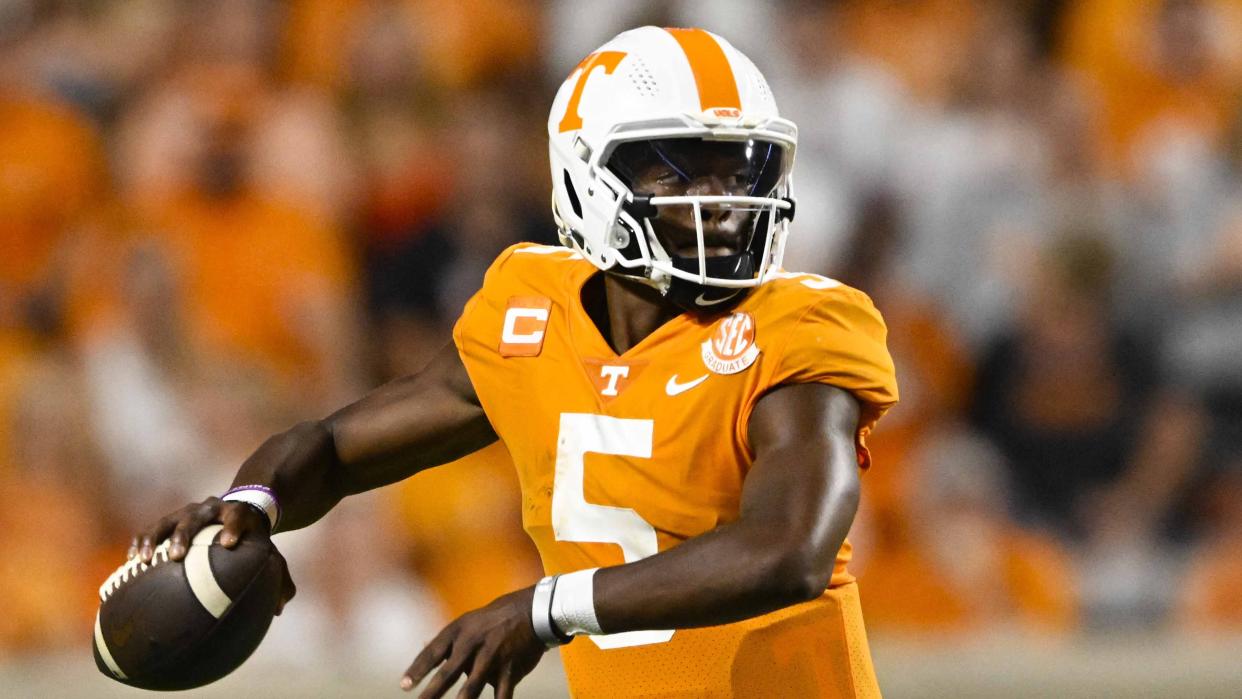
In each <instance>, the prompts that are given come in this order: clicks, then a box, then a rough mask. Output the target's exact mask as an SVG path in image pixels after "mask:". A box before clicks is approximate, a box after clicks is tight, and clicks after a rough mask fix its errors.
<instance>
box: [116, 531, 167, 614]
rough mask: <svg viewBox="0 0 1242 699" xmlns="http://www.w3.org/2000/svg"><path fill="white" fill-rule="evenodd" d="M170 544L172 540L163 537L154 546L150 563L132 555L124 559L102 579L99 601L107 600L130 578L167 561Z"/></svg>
mask: <svg viewBox="0 0 1242 699" xmlns="http://www.w3.org/2000/svg"><path fill="white" fill-rule="evenodd" d="M171 545H172V540H171V539H165V540H164V543H162V544H160V545H159V546H156V547H155V552H154V553H153V554H152V556H151V562H150V563H145V562H143V560H142V558H140V557H138V556H134V557H133V558H131V559H129V560H127V561H125V563H123V564H121V567H120V568H117V569H116V570H115V571H113V572H112V575H109V576H108V579H107V580H105V581H104V584H103V585H102V586H100V588H99V599H100V601H102V602H106V601H108V597H110V596H112V593H114V592H116V591H117V589H118V588H120V587H121V585H124V584H125V583H127V582H129V581H130V579H131V578H135V577H137V576H139V575H141V574H143V573H145V572H147V571H148V570H150V569H152V568H154V567H155V566H157V565H159V564H160V563H166V562H167V561H168V547H169V546H171Z"/></svg>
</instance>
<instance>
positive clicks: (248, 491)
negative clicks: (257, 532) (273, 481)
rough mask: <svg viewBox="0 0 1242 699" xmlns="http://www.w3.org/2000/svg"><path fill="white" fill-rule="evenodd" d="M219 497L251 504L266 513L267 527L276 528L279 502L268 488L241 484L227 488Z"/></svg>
mask: <svg viewBox="0 0 1242 699" xmlns="http://www.w3.org/2000/svg"><path fill="white" fill-rule="evenodd" d="M220 499H221V500H226V501H232V502H244V503H246V504H249V505H253V506H254V507H256V508H258V510H259V511H261V512H262V513H263V514H265V515H267V524H268V527H269V529H271V530H272V531H275V530H276V523H277V522H279V521H280V503H278V502H276V496H275V495H274V494H273V493H272V491H271V489H270V488H267V487H265V486H261V485H243V486H239V487H237V488H233V489H231V490H229V492H227V493H225V494H224V496H223V497H221V498H220Z"/></svg>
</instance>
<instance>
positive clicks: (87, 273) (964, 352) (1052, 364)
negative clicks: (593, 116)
mask: <svg viewBox="0 0 1242 699" xmlns="http://www.w3.org/2000/svg"><path fill="white" fill-rule="evenodd" d="M642 24H655V25H659V26H691V25H692V26H704V27H706V28H709V29H712V30H715V31H718V32H719V33H721V34H722V35H724V36H726V37H728V38H729V39H730V40H731V41H732V42H733V43H734V44H735V45H737V46H738V47H739V48H740V49H742V50H743V51H745V52H747V53H748V54H749V55H750V56H751V57H752V58H753V59H754V60H755V62H756V63H757V64H758V65H759V66H760V68H761V70H763V71H764V72H765V73H766V75H767V76H768V78H769V81H770V82H771V83H772V87H773V90H774V91H775V93H776V96H777V99H778V103H779V104H780V105H781V107H782V112H783V113H784V114H785V115H786V116H789V117H791V118H792V119H793V120H794V121H796V122H797V123H798V124H799V126H800V129H801V133H800V137H799V147H798V155H797V165H796V167H795V170H794V172H795V187H796V194H797V196H798V199H799V205H798V220H797V221H796V222H795V224H794V227H793V235H792V236H791V239H790V249H789V253H788V255H787V258H786V259H787V260H797V261H798V264H797V267H798V268H799V269H798V271H810V272H817V273H822V274H826V275H829V276H832V277H835V278H838V279H841V280H842V281H845V282H847V283H850V284H853V285H855V286H858V287H860V288H862V289H863V290H864V291H866V292H867V293H869V294H871V295H872V297H873V298H874V299H875V300H876V303H877V305H878V306H879V307H880V309H881V310H882V311H883V312H884V314H885V316H886V319H887V321H888V324H889V330H890V338H889V339H890V347H891V349H892V351H893V353H894V357H895V360H896V362H897V366H898V372H899V378H900V382H901V392H902V403H901V404H900V405H899V406H898V407H897V408H895V409H894V410H893V411H892V412H891V413H890V414H889V416H887V417H886V418H885V419H884V420H883V421H882V422H881V423H880V426H879V428H878V430H877V431H876V434H875V436H874V437H873V443H874V445H873V453H874V466H873V468H872V469H871V471H870V472H869V473H868V474H867V475H866V476H865V477H864V480H863V484H864V486H863V487H864V495H863V506H862V510H861V511H860V514H859V517H858V520H857V521H856V523H855V527H854V530H853V533H852V535H851V540H852V542H853V544H854V562H853V564H852V571H853V572H854V573H855V574H856V575H858V576H859V578H860V579H861V581H862V596H863V606H864V609H865V612H866V616H867V623H868V626H869V629H870V630H871V633H872V634H912V635H952V634H968V633H975V632H980V631H986V630H992V629H997V628H1004V629H1011V630H1016V631H1018V632H1021V633H1031V634H1040V635H1065V634H1072V633H1088V632H1098V631H1116V630H1131V629H1175V630H1178V631H1181V632H1188V633H1189V632H1193V633H1219V632H1226V633H1228V632H1232V633H1239V632H1242V595H1238V594H1237V590H1239V589H1242V357H1239V351H1242V111H1240V110H1239V107H1242V2H1238V1H1237V0H1056V1H1043V2H1038V1H1035V0H1025V1H1024V0H1003V1H990V0H989V1H987V2H984V1H983V0H976V1H974V2H971V1H966V0H837V1H828V0H819V1H812V0H784V1H783V2H771V3H753V2H746V1H745V0H699V1H681V2H638V1H635V2H624V3H620V2H613V1H611V0H549V1H548V2H538V1H536V0H457V1H455V2H438V1H436V0H287V1H285V2H276V1H275V0H221V1H219V2H209V3H208V2H190V1H189V0H177V1H171V2H170V1H167V0H3V1H2V2H0V491H2V492H3V493H4V499H3V502H4V505H3V507H0V561H3V562H4V563H3V564H0V598H3V599H4V600H5V613H4V614H2V615H0V657H3V656H4V655H8V654H13V653H22V652H37V651H43V650H48V649H56V648H63V647H70V646H84V645H85V643H86V642H87V639H88V637H89V631H88V629H89V622H90V619H91V615H92V614H93V612H94V609H95V606H96V605H97V597H96V588H97V586H98V584H99V582H101V581H102V580H103V579H104V577H105V576H106V575H107V573H108V572H109V571H110V570H111V569H112V568H114V567H115V566H116V565H117V564H119V563H120V562H121V560H123V557H124V551H125V548H126V547H127V545H128V541H129V536H130V534H131V533H132V532H133V531H135V530H137V529H138V528H140V527H142V526H144V525H146V524H148V523H149V522H151V521H153V520H154V519H155V518H157V517H159V516H161V515H163V514H166V513H167V512H168V511H171V510H172V509H175V508H176V507H179V506H180V505H182V504H184V503H185V502H188V501H191V500H198V499H201V498H202V497H204V496H205V495H208V494H212V493H219V492H221V491H222V490H223V489H224V488H225V487H226V486H227V485H228V483H229V481H230V479H231V476H232V473H233V472H234V471H235V470H236V468H237V466H238V464H239V463H240V460H241V459H242V458H244V457H245V456H246V454H248V453H249V452H250V451H251V450H253V449H254V448H255V447H256V446H257V445H258V444H259V443H260V442H261V441H262V439H263V438H265V437H266V436H267V435H269V434H271V433H273V432H276V431H279V430H281V429H284V428H285V427H287V426H289V425H290V424H292V423H293V422H295V421H298V420H302V419H308V418H315V417H321V416H323V415H325V414H327V413H329V412H331V411H332V410H333V409H335V408H337V407H339V406H341V405H343V404H344V403H346V402H348V401H349V400H351V399H352V398H353V397H356V396H358V395H360V394H361V393H362V392H363V391H365V390H366V389H368V388H370V387H373V386H375V385H378V384H379V383H381V382H383V381H385V380H388V379H391V378H394V377H397V376H400V375H402V374H405V373H408V372H411V371H414V370H416V369H418V368H419V367H420V366H421V365H422V363H423V362H424V361H425V359H426V358H427V357H428V356H429V353H430V352H433V351H435V350H436V349H437V348H438V347H440V346H441V345H442V344H443V343H444V342H446V341H447V339H448V329H449V328H450V327H451V323H452V322H453V320H454V319H455V316H456V314H457V312H458V311H459V310H460V308H461V307H462V305H463V303H464V302H465V300H466V299H467V298H468V297H469V296H470V294H471V293H473V291H474V290H475V289H476V288H477V286H478V284H479V283H480V281H481V278H482V273H483V270H484V269H485V268H486V267H487V265H488V264H489V263H490V261H491V259H492V258H493V257H494V255H495V254H496V253H497V252H498V251H499V250H501V249H502V248H503V247H505V246H507V245H509V244H511V243H513V242H517V241H520V240H535V241H538V242H544V243H552V242H555V240H556V235H555V230H554V227H553V223H552V219H551V216H550V212H549V209H548V204H547V202H548V200H549V196H550V191H549V183H548V173H547V167H548V165H547V150H546V148H547V145H546V143H547V141H546V125H545V124H546V119H547V110H548V108H549V106H550V104H551V99H552V95H553V94H554V92H555V90H556V87H557V86H558V85H559V83H560V81H561V80H563V79H564V77H565V75H566V74H567V73H568V72H569V70H570V69H572V67H573V66H574V65H576V64H577V62H578V61H579V60H580V58H581V57H582V56H584V55H586V53H588V52H589V51H590V50H592V49H593V48H594V47H595V46H597V45H599V44H600V43H602V42H603V41H605V40H606V39H607V38H609V37H610V36H612V35H613V34H615V33H616V32H618V31H620V30H622V29H624V28H627V27H631V26H637V25H642ZM791 266H793V265H791ZM505 458H506V457H505V454H504V452H503V450H502V449H499V448H492V449H489V450H485V451H484V452H483V453H481V454H479V455H476V456H474V457H470V458H468V459H466V460H464V461H462V462H459V463H457V464H453V465H451V466H449V467H446V468H442V469H437V470H435V471H432V472H429V473H427V474H421V475H419V476H416V477H415V478H412V479H410V480H409V481H407V482H406V483H403V484H401V485H399V486H396V487H394V488H390V489H386V490H385V491H381V492H379V493H375V494H370V495H368V496H366V497H362V498H358V499H357V501H356V502H349V503H346V505H344V506H342V507H341V508H340V511H339V512H334V513H333V514H332V515H330V516H329V517H328V518H327V520H326V521H325V522H324V523H322V524H321V525H318V526H317V527H315V528H312V530H311V531H310V532H308V533H307V535H306V538H304V539H301V540H299V541H298V542H297V544H296V545H293V546H291V548H292V549H293V551H291V552H290V559H291V561H292V562H293V573H294V577H295V580H297V581H298V583H299V589H300V592H299V595H300V597H301V598H302V599H299V600H295V601H294V603H293V604H292V605H291V606H290V609H291V610H293V609H299V608H300V609H305V610H307V611H306V612H303V614H305V615H308V616H303V617H301V620H300V621H297V622H290V623H291V624H293V627H294V628H297V629H299V630H301V631H304V632H306V633H302V635H300V636H295V635H290V636H289V638H291V639H294V640H296V641H297V643H296V644H291V650H290V651H289V653H290V655H299V656H302V657H304V658H311V659H315V658H320V657H332V654H333V653H339V652H349V651H348V649H344V650H342V649H341V648H335V649H334V648H332V647H328V646H329V645H330V644H331V643H334V642H336V643H341V644H344V643H346V642H347V641H348V639H349V638H350V637H351V636H350V634H351V631H350V630H351V629H352V630H353V632H352V633H357V634H361V633H362V631H361V630H362V629H367V630H368V631H367V633H375V630H376V629H388V630H389V631H386V632H384V633H387V634H388V635H387V636H384V637H385V638H389V639H395V640H394V643H395V642H396V641H397V640H400V639H402V638H406V637H407V636H408V634H409V633H410V632H409V631H408V629H406V628H405V627H407V626H410V625H417V624H422V625H424V626H427V627H434V626H435V624H436V623H437V621H438V620H441V619H445V618H447V617H449V616H451V615H453V614H456V613H460V612H462V611H465V610H466V609H469V608H471V607H473V606H475V605H478V604H481V603H484V602H486V601H488V600H489V599H490V598H491V597H492V596H494V595H496V594H500V593H502V592H505V591H507V590H509V589H513V588H515V587H517V586H519V585H523V584H528V583H530V582H532V581H533V580H534V579H535V578H536V577H537V576H538V570H539V568H538V562H537V560H536V559H535V558H534V555H533V549H532V547H531V546H530V545H529V543H527V542H526V541H525V540H524V538H523V537H524V535H523V534H522V532H521V531H520V523H519V512H518V501H519V500H518V496H517V494H516V489H517V485H516V479H515V477H514V475H513V474H512V468H511V466H510V465H508V464H507V463H505ZM278 543H279V540H278ZM329 560H330V561H331V562H332V563H331V564H330V565H329V564H326V563H325V561H329ZM299 602H301V604H299ZM316 625H317V626H316ZM278 626H279V625H278ZM316 628H318V629H331V630H332V631H333V633H328V634H311V633H310V631H313V630H314V629H316ZM403 634H405V635H403ZM308 639H318V640H316V641H315V643H318V644H319V646H316V647H314V648H312V646H314V644H313V643H311V642H310V641H309V640H308ZM332 639H337V640H335V641H334V640H332ZM295 645H296V648H294V647H293V646H295ZM397 655H398V657H399V658H404V660H399V663H404V662H408V658H407V657H406V656H407V655H408V651H407V649H406V648H404V647H402V648H398V654H397Z"/></svg>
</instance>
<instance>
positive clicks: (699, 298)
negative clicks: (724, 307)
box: [694, 291, 737, 306]
mask: <svg viewBox="0 0 1242 699" xmlns="http://www.w3.org/2000/svg"><path fill="white" fill-rule="evenodd" d="M705 295H706V294H705V293H704V294H699V295H698V296H697V297H695V299H694V303H695V304H697V305H699V306H715V305H716V304H718V303H724V302H725V301H728V300H730V299H732V298H733V297H734V296H737V292H736V291H734V292H733V293H732V294H729V295H728V296H726V297H724V298H722V299H716V300H715V301H708V300H707V299H705V298H703V297H704V296H705Z"/></svg>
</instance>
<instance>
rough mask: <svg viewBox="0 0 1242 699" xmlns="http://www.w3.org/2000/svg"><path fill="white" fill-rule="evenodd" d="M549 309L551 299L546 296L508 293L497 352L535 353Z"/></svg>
mask: <svg viewBox="0 0 1242 699" xmlns="http://www.w3.org/2000/svg"><path fill="white" fill-rule="evenodd" d="M551 310H552V299H550V298H548V297H546V296H510V297H509V304H508V305H507V306H506V307H505V320H504V324H503V325H502V326H501V328H500V348H499V349H500V356H502V357H536V356H538V355H539V353H540V352H541V351H543V337H544V334H545V333H546V332H547V329H548V318H549V312H550V311H551Z"/></svg>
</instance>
